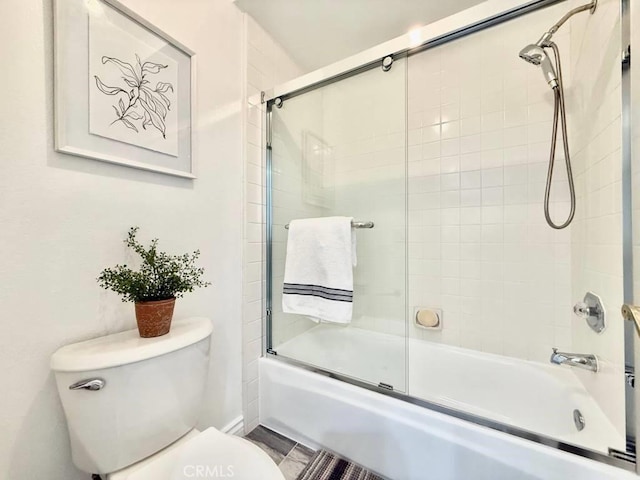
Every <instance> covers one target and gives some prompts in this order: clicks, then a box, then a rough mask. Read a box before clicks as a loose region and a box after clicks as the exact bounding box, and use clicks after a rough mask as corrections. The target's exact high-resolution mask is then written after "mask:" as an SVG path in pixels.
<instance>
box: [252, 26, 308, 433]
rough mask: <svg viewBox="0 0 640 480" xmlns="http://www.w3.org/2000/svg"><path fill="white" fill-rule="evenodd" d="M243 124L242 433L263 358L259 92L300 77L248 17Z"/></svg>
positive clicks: (262, 130) (255, 411)
mask: <svg viewBox="0 0 640 480" xmlns="http://www.w3.org/2000/svg"><path fill="white" fill-rule="evenodd" d="M243 37H244V38H243V47H242V48H243V58H244V59H243V63H244V66H245V68H244V74H243V79H242V83H243V91H244V92H243V118H244V141H243V147H244V168H245V171H244V178H245V182H244V188H245V217H244V218H245V222H244V263H243V268H244V295H243V334H242V335H243V339H242V349H243V411H244V428H245V431H246V432H249V431H251V430H252V429H253V428H255V427H256V426H257V425H258V422H259V420H258V381H259V380H258V358H260V356H261V355H262V341H263V332H262V325H263V315H264V312H265V308H264V303H263V300H264V298H263V291H264V275H265V271H264V247H265V244H264V239H263V226H264V204H265V202H264V168H265V163H264V162H265V157H264V152H265V144H264V133H265V125H264V124H263V122H264V105H263V104H262V103H261V98H260V92H261V91H264V90H267V89H270V88H273V86H274V85H276V84H278V83H281V82H285V81H288V80H290V79H292V78H295V77H297V76H299V75H301V74H302V73H303V72H302V70H301V69H300V68H299V67H298V65H296V64H295V62H294V61H293V60H291V58H290V57H289V55H288V54H287V52H286V50H284V49H283V48H282V47H281V46H280V45H278V43H277V42H275V41H274V40H273V39H272V38H271V37H270V36H269V34H268V33H267V32H265V31H264V30H263V29H262V27H260V25H258V23H257V22H256V21H255V20H254V19H253V18H252V17H251V16H250V15H247V14H244V21H243Z"/></svg>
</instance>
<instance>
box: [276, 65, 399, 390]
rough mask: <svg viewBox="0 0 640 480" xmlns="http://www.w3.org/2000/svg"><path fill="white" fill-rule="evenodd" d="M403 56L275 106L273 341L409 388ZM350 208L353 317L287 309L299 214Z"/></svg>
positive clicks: (284, 351) (300, 355)
mask: <svg viewBox="0 0 640 480" xmlns="http://www.w3.org/2000/svg"><path fill="white" fill-rule="evenodd" d="M405 72H406V64H405V60H404V59H398V60H396V61H395V62H394V64H393V66H392V68H391V69H390V70H389V71H387V72H384V71H382V69H381V68H374V69H372V70H369V71H366V72H364V73H361V74H358V75H355V76H353V77H351V78H348V79H345V80H341V81H339V82H336V83H332V84H329V85H327V86H324V87H321V88H318V89H315V90H313V91H311V92H307V93H303V94H300V95H297V96H294V97H292V98H285V99H284V101H283V103H282V106H281V108H277V107H275V106H274V107H273V108H272V111H271V169H270V171H271V197H270V198H271V214H272V216H271V218H272V222H271V224H272V228H271V232H272V233H271V240H272V241H271V272H270V273H271V282H272V283H271V285H272V298H271V309H272V318H271V345H270V348H271V349H272V350H274V351H276V352H277V354H278V355H279V356H284V357H288V358H291V359H294V360H297V361H300V362H304V363H306V364H309V365H312V366H315V367H318V368H320V369H323V370H327V371H331V372H335V373H338V374H341V375H345V376H349V377H352V378H355V379H358V380H361V381H365V382H368V383H372V384H376V385H379V384H384V386H387V387H392V388H393V389H394V390H397V391H401V392H404V391H406V388H407V387H406V321H405V312H406V286H405V284H406V198H407V196H406V147H405V144H406V142H405V118H406V113H405V102H406V96H405V84H406V82H405ZM329 216H347V217H353V218H354V220H355V221H360V222H373V225H374V226H373V228H360V229H356V230H355V234H356V238H357V266H356V267H355V268H354V288H353V290H354V294H353V319H352V321H351V322H350V323H349V324H348V325H341V324H332V323H330V322H320V323H316V322H315V321H313V320H311V319H309V318H308V317H306V316H303V315H294V314H289V313H283V311H282V286H283V279H284V266H285V257H286V247H287V238H288V237H287V234H288V230H287V229H286V228H285V226H286V225H287V224H288V223H289V222H291V221H292V220H294V219H301V218H313V217H329Z"/></svg>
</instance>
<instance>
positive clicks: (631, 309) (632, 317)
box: [621, 303, 640, 335]
mask: <svg viewBox="0 0 640 480" xmlns="http://www.w3.org/2000/svg"><path fill="white" fill-rule="evenodd" d="M621 311H622V317H623V318H624V319H625V320H629V321H630V322H633V323H634V325H635V327H636V332H638V334H639V335H640V307H637V306H635V305H629V304H627V303H625V304H624V305H622V310H621Z"/></svg>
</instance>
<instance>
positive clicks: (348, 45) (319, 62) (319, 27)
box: [235, 0, 483, 71]
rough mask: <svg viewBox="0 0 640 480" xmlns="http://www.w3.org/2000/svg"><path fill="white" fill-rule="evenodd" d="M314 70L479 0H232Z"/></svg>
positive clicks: (305, 65) (306, 69) (480, 1)
mask: <svg viewBox="0 0 640 480" xmlns="http://www.w3.org/2000/svg"><path fill="white" fill-rule="evenodd" d="M235 3H236V5H237V6H238V7H239V8H240V9H241V10H243V11H245V12H247V13H248V14H250V15H251V16H252V17H253V18H254V19H256V21H257V22H258V23H259V24H260V25H261V26H262V28H264V29H265V30H266V31H267V32H269V34H270V35H271V36H272V37H273V38H274V39H275V40H276V41H277V42H278V43H280V45H282V46H283V47H284V48H285V49H286V50H287V51H288V52H289V54H290V55H291V56H292V57H293V59H294V60H295V61H296V62H297V63H298V65H299V66H300V67H301V68H302V69H303V70H305V71H312V70H315V69H317V68H320V67H323V66H325V65H328V64H330V63H333V62H335V61H337V60H341V59H343V58H346V57H348V56H349V55H353V54H355V53H358V52H360V51H362V50H366V49H367V48H370V47H373V46H374V45H377V44H379V43H382V42H385V41H387V40H391V39H392V38H395V37H397V36H400V35H402V34H404V33H407V32H408V31H409V30H411V29H412V28H415V27H419V26H422V25H426V24H429V23H431V22H434V21H436V20H439V19H441V18H444V17H447V16H449V15H452V14H454V13H457V12H459V11H461V10H464V9H466V8H469V7H472V6H474V5H477V4H479V3H483V0H235Z"/></svg>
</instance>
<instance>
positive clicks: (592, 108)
mask: <svg viewBox="0 0 640 480" xmlns="http://www.w3.org/2000/svg"><path fill="white" fill-rule="evenodd" d="M572 3H573V6H577V5H578V4H579V2H572ZM570 30H571V47H572V48H571V56H570V62H567V63H570V65H571V71H572V78H573V81H572V82H571V84H570V89H569V92H570V96H569V98H568V100H567V101H568V102H570V103H569V105H570V110H569V125H570V129H571V130H570V133H569V134H570V137H569V138H570V139H571V147H572V149H573V150H572V156H573V165H574V174H575V179H576V194H577V209H576V219H575V221H574V223H573V225H572V232H571V256H572V261H571V271H572V273H571V287H572V298H571V300H572V302H574V303H575V302H578V301H580V300H582V298H583V296H584V294H585V293H586V292H587V291H592V292H594V293H596V294H598V295H599V296H600V297H601V298H602V301H603V303H604V308H605V311H606V314H607V315H606V322H607V327H606V330H605V331H604V332H602V333H601V334H596V333H594V332H593V331H592V330H591V329H590V328H589V327H588V326H587V324H586V322H585V321H584V320H582V319H581V318H579V317H576V316H573V319H572V324H571V333H572V344H573V349H574V350H573V351H575V352H585V353H593V354H596V355H597V356H598V358H599V360H600V365H601V369H600V371H599V372H598V373H597V374H596V375H593V374H590V373H589V372H583V371H576V372H575V373H576V375H578V376H579V378H580V379H581V381H582V382H583V383H584V384H585V386H586V387H587V389H588V390H589V391H590V393H591V394H592V395H593V397H594V398H595V399H596V400H597V401H598V403H599V404H600V406H601V407H602V409H603V410H604V412H605V413H606V414H607V416H608V417H609V418H610V419H611V421H612V423H613V424H614V426H615V427H616V428H617V429H618V431H619V432H620V433H621V434H622V435H623V438H624V433H625V410H624V404H623V399H624V388H625V383H624V331H623V327H624V325H623V321H622V317H621V315H620V313H619V312H620V307H621V306H622V303H623V300H624V298H623V273H622V269H623V258H622V244H623V240H622V151H621V148H622V126H621V112H622V106H621V99H622V95H621V89H620V87H621V66H620V65H621V63H620V62H621V57H620V52H621V51H622V48H621V32H620V2H619V1H617V0H599V1H598V8H597V10H596V12H595V14H594V15H593V16H591V15H581V16H575V17H574V18H573V19H572V20H571V24H570Z"/></svg>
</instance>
